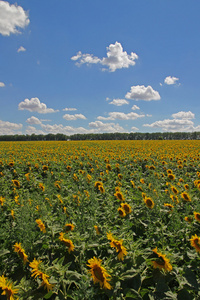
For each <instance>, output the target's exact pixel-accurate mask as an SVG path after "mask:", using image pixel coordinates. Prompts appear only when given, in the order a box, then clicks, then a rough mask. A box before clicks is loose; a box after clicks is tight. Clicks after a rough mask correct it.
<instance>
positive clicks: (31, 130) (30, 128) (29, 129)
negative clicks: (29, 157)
mask: <svg viewBox="0 0 200 300" xmlns="http://www.w3.org/2000/svg"><path fill="white" fill-rule="evenodd" d="M33 133H34V134H46V133H45V132H44V131H43V130H41V129H36V128H35V127H34V126H27V128H26V134H29V135H31V134H33Z"/></svg>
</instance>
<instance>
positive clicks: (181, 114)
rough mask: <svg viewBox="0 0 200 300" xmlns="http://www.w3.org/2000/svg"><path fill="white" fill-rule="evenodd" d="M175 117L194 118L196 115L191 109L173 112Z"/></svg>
mask: <svg viewBox="0 0 200 300" xmlns="http://www.w3.org/2000/svg"><path fill="white" fill-rule="evenodd" d="M172 117H173V118H174V119H194V117H195V115H194V114H193V113H192V112H191V111H179V112H178V113H176V114H173V115H172Z"/></svg>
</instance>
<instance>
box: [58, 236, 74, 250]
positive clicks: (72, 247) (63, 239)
mask: <svg viewBox="0 0 200 300" xmlns="http://www.w3.org/2000/svg"><path fill="white" fill-rule="evenodd" d="M59 240H60V241H61V242H63V243H64V244H65V246H67V248H68V252H69V253H70V252H71V251H74V244H73V243H72V241H71V240H69V239H66V238H65V237H64V233H63V232H60V236H59Z"/></svg>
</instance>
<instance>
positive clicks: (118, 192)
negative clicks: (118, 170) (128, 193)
mask: <svg viewBox="0 0 200 300" xmlns="http://www.w3.org/2000/svg"><path fill="white" fill-rule="evenodd" d="M114 196H115V197H116V198H117V199H118V200H120V201H124V200H125V198H124V195H123V194H122V192H120V191H117V192H116V193H115V194H114Z"/></svg>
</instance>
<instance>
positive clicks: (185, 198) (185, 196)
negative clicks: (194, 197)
mask: <svg viewBox="0 0 200 300" xmlns="http://www.w3.org/2000/svg"><path fill="white" fill-rule="evenodd" d="M181 197H182V198H183V199H184V200H185V201H187V202H190V201H191V198H190V196H189V195H188V193H186V192H183V193H181Z"/></svg>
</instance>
